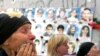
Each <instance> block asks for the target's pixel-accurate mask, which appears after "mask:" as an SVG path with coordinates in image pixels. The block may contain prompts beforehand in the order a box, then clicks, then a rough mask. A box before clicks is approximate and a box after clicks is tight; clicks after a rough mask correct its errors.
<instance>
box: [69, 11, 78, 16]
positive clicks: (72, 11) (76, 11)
mask: <svg viewBox="0 0 100 56" xmlns="http://www.w3.org/2000/svg"><path fill="white" fill-rule="evenodd" d="M73 11H75V12H76V16H75V17H76V18H77V11H76V9H72V10H71V11H70V15H69V16H71V13H72V12H73Z"/></svg>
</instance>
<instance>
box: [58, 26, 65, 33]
mask: <svg viewBox="0 0 100 56" xmlns="http://www.w3.org/2000/svg"><path fill="white" fill-rule="evenodd" d="M57 31H58V32H59V33H61V34H63V32H64V26H63V25H58V27H57Z"/></svg>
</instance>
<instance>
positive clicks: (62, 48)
mask: <svg viewBox="0 0 100 56" xmlns="http://www.w3.org/2000/svg"><path fill="white" fill-rule="evenodd" d="M68 48H69V47H68V44H67V42H64V43H63V44H61V45H60V46H58V47H57V53H59V54H61V55H66V54H68Z"/></svg>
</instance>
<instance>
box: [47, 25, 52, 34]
mask: <svg viewBox="0 0 100 56" xmlns="http://www.w3.org/2000/svg"><path fill="white" fill-rule="evenodd" d="M52 31H53V25H52V24H48V25H47V26H46V32H47V33H52Z"/></svg>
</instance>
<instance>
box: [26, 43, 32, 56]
mask: <svg viewBox="0 0 100 56" xmlns="http://www.w3.org/2000/svg"><path fill="white" fill-rule="evenodd" d="M31 54H32V45H30V47H29V50H28V53H27V56H31Z"/></svg>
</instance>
